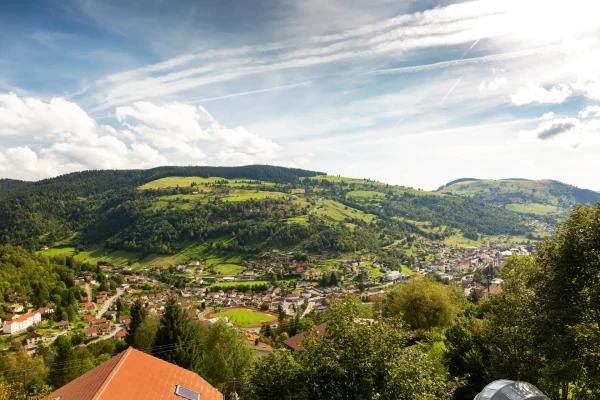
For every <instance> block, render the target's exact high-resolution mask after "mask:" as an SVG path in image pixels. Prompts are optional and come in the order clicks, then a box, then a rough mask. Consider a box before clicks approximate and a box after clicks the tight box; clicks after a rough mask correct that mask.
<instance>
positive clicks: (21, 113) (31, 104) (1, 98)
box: [0, 93, 98, 139]
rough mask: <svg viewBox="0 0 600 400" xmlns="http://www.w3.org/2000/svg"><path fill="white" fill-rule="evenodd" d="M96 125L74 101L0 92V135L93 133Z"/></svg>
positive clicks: (48, 135)
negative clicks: (44, 99) (43, 99)
mask: <svg viewBox="0 0 600 400" xmlns="http://www.w3.org/2000/svg"><path fill="white" fill-rule="evenodd" d="M97 129H98V125H97V124H96V121H94V120H93V119H92V118H90V117H89V116H88V115H87V113H86V112H85V111H83V110H82V109H81V108H80V107H79V106H78V105H77V104H75V103H72V102H69V101H66V100H64V99H61V98H53V99H52V100H50V101H49V102H44V101H42V100H39V99H36V98H32V97H25V98H23V97H19V96H18V95H17V94H15V93H0V135H23V134H26V135H32V136H34V137H37V138H43V137H45V138H56V139H68V138H72V137H76V136H79V137H82V136H88V135H90V134H94V133H95V132H96V130H97Z"/></svg>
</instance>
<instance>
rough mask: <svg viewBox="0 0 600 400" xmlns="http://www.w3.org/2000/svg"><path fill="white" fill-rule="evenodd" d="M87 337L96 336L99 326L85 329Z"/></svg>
mask: <svg viewBox="0 0 600 400" xmlns="http://www.w3.org/2000/svg"><path fill="white" fill-rule="evenodd" d="M84 334H85V337H96V336H98V328H96V327H94V328H87V329H86V330H85V333H84Z"/></svg>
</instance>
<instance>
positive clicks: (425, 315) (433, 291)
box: [383, 279, 463, 330]
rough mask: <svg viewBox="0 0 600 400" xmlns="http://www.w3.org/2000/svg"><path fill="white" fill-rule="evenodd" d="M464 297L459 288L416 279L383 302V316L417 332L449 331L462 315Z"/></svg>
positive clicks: (400, 287)
mask: <svg viewBox="0 0 600 400" xmlns="http://www.w3.org/2000/svg"><path fill="white" fill-rule="evenodd" d="M462 302H463V298H462V293H461V292H460V290H458V289H457V288H456V287H453V286H447V285H443V284H441V283H437V282H433V281H429V280H425V279H415V280H411V281H409V282H408V283H405V284H400V285H396V286H394V287H393V288H392V289H391V290H390V291H389V293H388V294H387V296H385V298H384V299H383V313H384V315H385V316H387V317H394V318H400V319H402V320H403V321H405V322H406V324H408V326H410V328H411V329H413V330H430V329H433V328H444V327H447V326H448V325H449V324H450V323H451V322H452V320H453V319H454V318H456V316H457V315H458V313H459V312H460V311H461V303H462Z"/></svg>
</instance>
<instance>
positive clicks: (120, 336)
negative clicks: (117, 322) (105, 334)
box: [115, 329, 127, 342]
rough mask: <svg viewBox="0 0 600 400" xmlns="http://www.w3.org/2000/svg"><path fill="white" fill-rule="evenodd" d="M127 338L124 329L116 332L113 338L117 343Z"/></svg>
mask: <svg viewBox="0 0 600 400" xmlns="http://www.w3.org/2000/svg"><path fill="white" fill-rule="evenodd" d="M126 336H127V331H126V330H125V329H121V330H120V331H118V332H117V333H116V334H115V337H116V338H117V340H118V341H121V342H122V341H124V340H125V337H126Z"/></svg>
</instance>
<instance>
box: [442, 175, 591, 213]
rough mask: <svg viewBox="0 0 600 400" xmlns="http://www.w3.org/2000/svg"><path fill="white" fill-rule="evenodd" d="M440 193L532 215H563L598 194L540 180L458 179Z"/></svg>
mask: <svg viewBox="0 0 600 400" xmlns="http://www.w3.org/2000/svg"><path fill="white" fill-rule="evenodd" d="M437 191H438V192H440V193H446V194H454V195H459V196H468V197H472V198H474V199H478V200H481V201H484V202H487V203H492V204H497V205H500V206H504V207H505V208H507V209H510V210H513V211H517V212H521V213H532V214H539V215H544V214H557V215H560V214H564V213H566V212H567V211H568V210H569V209H570V208H571V207H573V206H575V205H578V204H595V203H596V202H597V201H599V200H600V193H598V192H594V191H592V190H588V189H580V188H578V187H576V186H572V185H568V184H566V183H562V182H558V181H554V180H549V179H544V180H538V181H534V180H528V179H518V178H512V179H499V180H488V179H474V178H462V179H457V180H454V181H452V182H448V183H447V184H446V185H444V186H442V187H440V188H439V189H438V190H437Z"/></svg>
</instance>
